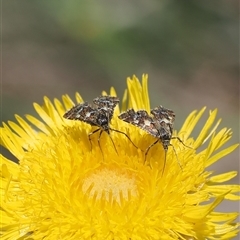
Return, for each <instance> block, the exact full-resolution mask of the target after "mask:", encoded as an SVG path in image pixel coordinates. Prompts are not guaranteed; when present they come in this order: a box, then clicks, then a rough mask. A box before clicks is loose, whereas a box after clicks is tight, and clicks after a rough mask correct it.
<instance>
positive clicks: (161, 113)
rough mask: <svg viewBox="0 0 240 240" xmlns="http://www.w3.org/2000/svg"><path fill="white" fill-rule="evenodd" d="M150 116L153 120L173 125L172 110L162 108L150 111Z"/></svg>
mask: <svg viewBox="0 0 240 240" xmlns="http://www.w3.org/2000/svg"><path fill="white" fill-rule="evenodd" d="M151 114H152V115H153V119H154V120H157V121H159V122H165V123H166V124H170V125H173V123H174V120H175V113H174V112H173V111H172V110H170V109H167V108H164V107H162V106H158V107H156V108H154V109H152V110H151Z"/></svg>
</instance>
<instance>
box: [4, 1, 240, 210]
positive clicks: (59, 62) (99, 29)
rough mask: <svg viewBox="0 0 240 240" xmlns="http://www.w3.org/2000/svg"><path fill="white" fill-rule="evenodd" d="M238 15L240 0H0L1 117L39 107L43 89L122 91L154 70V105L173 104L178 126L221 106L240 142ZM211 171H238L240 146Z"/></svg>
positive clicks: (57, 93)
mask: <svg viewBox="0 0 240 240" xmlns="http://www.w3.org/2000/svg"><path fill="white" fill-rule="evenodd" d="M238 17H239V2H238V1H237V0H228V1H224V0H212V1H209V0H202V1H198V0H192V1H187V0H168V1H165V0H162V1H160V0H155V1H154V0H149V1H136V0H135V1H134V0H132V1H126V0H123V1H108V0H104V1H93V0H88V1H76V0H70V1H66V0H58V1H51V0H50V1H49V0H48V1H46V0H43V1H37V0H31V1H30V0H21V1H19V0H9V1H2V83H1V101H2V103H1V118H2V121H7V120H14V114H15V113H17V114H19V115H24V114H26V113H31V114H35V113H34V110H33V107H32V102H38V103H42V102H43V96H44V95H46V96H48V97H49V98H50V99H53V98H54V97H57V98H60V97H61V95H62V94H65V93H68V94H69V95H70V96H72V97H73V96H74V93H75V92H76V91H79V92H80V93H81V95H82V97H83V98H84V99H85V100H87V101H91V100H92V99H93V98H94V97H96V96H99V95H100V94H101V91H102V90H109V88H110V87H111V86H114V87H115V88H116V89H117V92H118V95H119V96H120V97H121V96H122V94H123V91H124V89H125V88H126V78H127V77H128V76H132V75H133V74H135V75H137V77H139V78H141V76H142V74H143V73H148V74H149V91H150V94H151V106H152V107H155V106H157V105H160V104H161V105H163V106H165V107H167V108H170V109H173V110H174V111H175V112H176V124H175V128H176V129H179V128H180V126H181V125H182V123H183V120H184V119H185V118H186V116H187V115H188V114H189V113H190V112H191V111H192V110H194V109H200V108H202V107H203V106H207V107H208V109H214V108H218V109H219V114H218V116H219V117H221V118H223V122H222V124H221V126H222V127H225V126H226V127H228V128H232V129H233V131H234V135H233V139H232V140H231V143H236V142H239V79H238V78H239V23H238ZM201 126H202V125H200V126H199V129H200V127H201ZM214 169H217V170H216V172H225V171H230V170H237V169H239V151H235V152H234V153H232V154H231V155H230V156H228V157H226V158H225V161H221V162H220V163H218V164H216V165H214ZM237 182H239V178H238V179H237V178H235V180H234V181H232V183H237ZM238 207H239V206H238V203H236V204H233V203H230V204H225V205H224V207H223V209H224V211H228V210H229V209H231V210H233V209H234V211H236V209H238Z"/></svg>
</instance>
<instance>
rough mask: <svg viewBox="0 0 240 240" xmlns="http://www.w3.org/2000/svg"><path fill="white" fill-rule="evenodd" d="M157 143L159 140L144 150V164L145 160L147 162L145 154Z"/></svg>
mask: <svg viewBox="0 0 240 240" xmlns="http://www.w3.org/2000/svg"><path fill="white" fill-rule="evenodd" d="M157 142H159V139H158V140H157V141H155V142H154V143H152V144H151V145H150V146H148V148H147V149H146V151H145V157H144V162H146V160H147V154H148V152H149V150H150V148H151V147H153V146H154V145H155V144H156V143H157Z"/></svg>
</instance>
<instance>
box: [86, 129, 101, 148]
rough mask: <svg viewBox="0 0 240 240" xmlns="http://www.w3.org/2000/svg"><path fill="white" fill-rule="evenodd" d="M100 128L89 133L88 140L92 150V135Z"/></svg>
mask: <svg viewBox="0 0 240 240" xmlns="http://www.w3.org/2000/svg"><path fill="white" fill-rule="evenodd" d="M99 130H100V128H98V129H96V130H94V131H93V132H91V133H89V134H88V140H89V142H90V145H91V151H92V141H91V135H93V134H94V133H96V132H98V131H99Z"/></svg>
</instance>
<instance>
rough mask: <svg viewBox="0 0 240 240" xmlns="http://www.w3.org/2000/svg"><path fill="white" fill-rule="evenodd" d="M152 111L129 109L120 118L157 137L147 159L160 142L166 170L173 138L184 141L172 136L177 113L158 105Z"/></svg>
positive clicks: (146, 151) (149, 147) (146, 152)
mask: <svg viewBox="0 0 240 240" xmlns="http://www.w3.org/2000/svg"><path fill="white" fill-rule="evenodd" d="M150 113H151V115H149V114H148V112H147V111H145V110H138V111H134V110H133V109H129V110H127V111H126V112H123V113H121V114H120V115H119V116H118V118H119V119H121V120H123V121H125V122H127V123H130V124H132V125H134V126H137V127H139V128H141V129H143V130H144V131H146V132H147V133H149V134H150V135H152V136H153V137H155V138H157V140H156V141H154V142H153V143H152V144H150V145H149V146H148V148H147V149H146V150H145V161H146V157H147V154H148V152H149V150H150V149H151V148H152V147H153V146H154V145H155V144H156V143H158V142H160V143H161V144H162V146H163V148H164V150H165V159H164V166H163V172H164V169H165V164H166V154H167V151H168V147H169V146H172V144H171V143H170V141H171V139H178V140H179V141H180V142H181V143H182V144H184V143H183V142H182V140H181V139H180V138H179V137H173V136H172V134H173V123H174V120H175V113H174V112H173V111H172V110H170V109H167V108H164V107H162V106H158V107H156V108H154V109H151V111H150ZM184 145H185V144H184ZM173 149H174V148H173ZM174 151H175V149H174ZM175 153H176V151H175ZM179 165H180V164H179ZM180 166H181V165H180Z"/></svg>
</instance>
